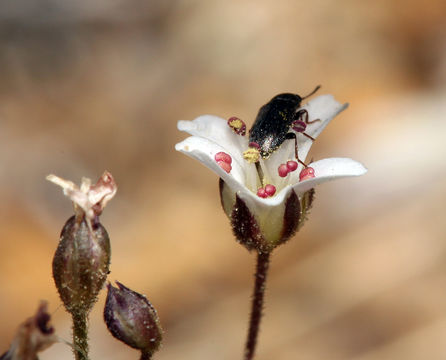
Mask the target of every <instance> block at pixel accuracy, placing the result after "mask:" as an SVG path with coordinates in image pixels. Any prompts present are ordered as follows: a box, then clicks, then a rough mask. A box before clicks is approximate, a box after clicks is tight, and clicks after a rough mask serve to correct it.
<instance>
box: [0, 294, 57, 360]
mask: <svg viewBox="0 0 446 360" xmlns="http://www.w3.org/2000/svg"><path fill="white" fill-rule="evenodd" d="M47 310H48V304H47V303H46V302H45V301H42V302H41V303H40V305H39V308H38V309H37V312H36V315H34V316H33V317H30V318H29V319H27V320H26V321H25V322H24V323H23V324H22V325H20V327H19V329H18V331H17V334H16V336H15V338H14V340H13V342H12V344H11V347H10V349H9V350H8V351H7V352H6V353H4V354H3V355H1V356H0V359H1V360H35V359H37V353H38V352H41V351H43V350H45V349H47V348H48V347H50V346H51V345H53V344H54V343H55V342H57V337H56V335H55V334H54V328H53V327H52V326H50V325H49V322H50V318H51V317H50V315H49V314H48V311H47Z"/></svg>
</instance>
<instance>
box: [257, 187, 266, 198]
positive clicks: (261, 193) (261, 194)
mask: <svg viewBox="0 0 446 360" xmlns="http://www.w3.org/2000/svg"><path fill="white" fill-rule="evenodd" d="M257 196H258V197H261V198H263V199H266V198H267V197H268V194H267V193H266V191H265V189H264V188H262V187H261V188H259V189H258V190H257Z"/></svg>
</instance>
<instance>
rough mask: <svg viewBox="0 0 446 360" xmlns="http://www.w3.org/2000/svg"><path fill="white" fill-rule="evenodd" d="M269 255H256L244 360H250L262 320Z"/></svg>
mask: <svg viewBox="0 0 446 360" xmlns="http://www.w3.org/2000/svg"><path fill="white" fill-rule="evenodd" d="M269 259H270V254H269V253H258V255H257V267H256V273H255V284H254V292H253V295H252V305H251V317H250V320H249V330H248V337H247V339H246V346H245V357H244V359H245V360H251V359H253V357H254V352H255V349H256V344H257V336H258V334H259V329H260V320H261V318H262V310H263V298H264V295H265V287H266V276H267V274H268V267H269Z"/></svg>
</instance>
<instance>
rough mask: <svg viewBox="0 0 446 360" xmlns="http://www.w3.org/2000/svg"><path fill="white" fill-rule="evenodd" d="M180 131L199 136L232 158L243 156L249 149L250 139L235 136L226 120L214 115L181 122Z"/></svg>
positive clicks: (179, 123) (179, 122)
mask: <svg viewBox="0 0 446 360" xmlns="http://www.w3.org/2000/svg"><path fill="white" fill-rule="evenodd" d="M177 127H178V130H180V131H185V132H187V133H189V134H190V135H193V136H199V137H202V138H204V139H207V140H209V141H212V142H214V143H216V144H218V145H220V146H221V147H222V148H223V149H225V150H227V151H230V152H231V153H232V156H240V157H241V156H242V155H241V154H242V152H243V151H244V150H246V149H247V147H248V138H247V137H245V136H240V135H237V134H235V133H234V132H233V131H232V129H231V128H230V127H229V126H228V123H227V121H226V120H225V119H222V118H220V117H218V116H213V115H202V116H199V117H197V118H196V119H195V120H192V121H188V120H180V121H178V124H177ZM236 150H237V151H236Z"/></svg>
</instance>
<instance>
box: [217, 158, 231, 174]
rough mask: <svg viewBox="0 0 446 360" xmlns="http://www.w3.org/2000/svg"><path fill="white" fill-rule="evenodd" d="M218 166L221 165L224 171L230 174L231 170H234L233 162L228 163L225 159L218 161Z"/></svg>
mask: <svg viewBox="0 0 446 360" xmlns="http://www.w3.org/2000/svg"><path fill="white" fill-rule="evenodd" d="M217 164H218V166H220V167H221V168H222V169H223V170H224V171H226V172H227V173H228V174H229V173H230V172H231V170H232V166H231V164H228V163H227V162H224V161H217Z"/></svg>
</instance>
